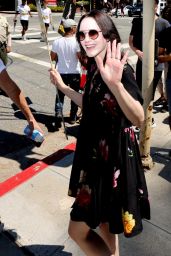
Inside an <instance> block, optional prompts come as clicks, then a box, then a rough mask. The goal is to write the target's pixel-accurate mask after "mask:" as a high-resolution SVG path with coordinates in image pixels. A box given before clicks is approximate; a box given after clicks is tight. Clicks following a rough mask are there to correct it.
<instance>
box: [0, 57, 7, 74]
mask: <svg viewBox="0 0 171 256" xmlns="http://www.w3.org/2000/svg"><path fill="white" fill-rule="evenodd" d="M4 69H6V67H5V65H4V63H3V61H2V60H1V59H0V73H1V72H2V71H3V70H4Z"/></svg>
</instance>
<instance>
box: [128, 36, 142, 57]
mask: <svg viewBox="0 0 171 256" xmlns="http://www.w3.org/2000/svg"><path fill="white" fill-rule="evenodd" d="M133 38H134V36H132V35H130V36H129V46H130V48H131V49H132V50H133V51H134V52H135V53H136V55H137V56H138V58H140V59H141V60H142V58H143V52H142V51H141V50H139V49H138V48H136V47H135V46H134V45H133Z"/></svg>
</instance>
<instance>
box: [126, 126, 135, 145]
mask: <svg viewBox="0 0 171 256" xmlns="http://www.w3.org/2000/svg"><path fill="white" fill-rule="evenodd" d="M124 132H125V133H128V134H129V136H130V138H131V140H132V142H135V133H134V130H133V128H132V127H128V128H125V129H124Z"/></svg>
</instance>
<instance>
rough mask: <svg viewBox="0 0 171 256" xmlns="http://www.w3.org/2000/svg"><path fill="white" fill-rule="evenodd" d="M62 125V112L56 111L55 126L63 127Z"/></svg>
mask: <svg viewBox="0 0 171 256" xmlns="http://www.w3.org/2000/svg"><path fill="white" fill-rule="evenodd" d="M61 126H62V115H61V113H55V127H56V128H61Z"/></svg>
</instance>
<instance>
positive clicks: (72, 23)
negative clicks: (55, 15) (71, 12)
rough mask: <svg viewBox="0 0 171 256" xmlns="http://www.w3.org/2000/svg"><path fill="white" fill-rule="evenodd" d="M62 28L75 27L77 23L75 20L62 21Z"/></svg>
mask: <svg viewBox="0 0 171 256" xmlns="http://www.w3.org/2000/svg"><path fill="white" fill-rule="evenodd" d="M62 23H63V26H64V28H71V27H73V26H77V23H76V22H75V20H72V19H66V20H63V21H62Z"/></svg>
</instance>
